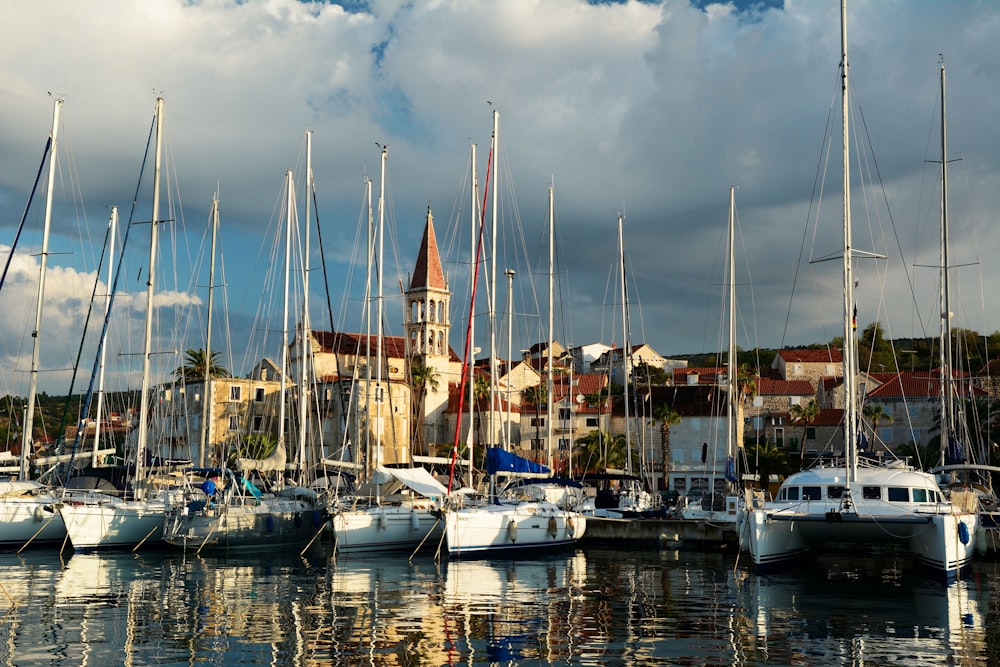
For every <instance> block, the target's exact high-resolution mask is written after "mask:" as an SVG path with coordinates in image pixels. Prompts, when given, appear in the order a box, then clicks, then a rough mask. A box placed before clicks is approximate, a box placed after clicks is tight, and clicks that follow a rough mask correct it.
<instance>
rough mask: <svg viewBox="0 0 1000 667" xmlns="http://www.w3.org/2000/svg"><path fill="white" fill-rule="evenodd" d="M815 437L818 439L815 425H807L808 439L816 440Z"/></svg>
mask: <svg viewBox="0 0 1000 667" xmlns="http://www.w3.org/2000/svg"><path fill="white" fill-rule="evenodd" d="M815 439H816V427H815V426H807V427H806V440H815Z"/></svg>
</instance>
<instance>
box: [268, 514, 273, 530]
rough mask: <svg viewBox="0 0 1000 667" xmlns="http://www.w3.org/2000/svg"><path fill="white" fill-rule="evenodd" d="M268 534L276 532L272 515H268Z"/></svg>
mask: <svg viewBox="0 0 1000 667" xmlns="http://www.w3.org/2000/svg"><path fill="white" fill-rule="evenodd" d="M267 532H269V533H273V532H274V517H273V516H271V515H270V514H268V515H267Z"/></svg>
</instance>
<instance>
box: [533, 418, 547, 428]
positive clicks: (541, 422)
mask: <svg viewBox="0 0 1000 667" xmlns="http://www.w3.org/2000/svg"><path fill="white" fill-rule="evenodd" d="M531 425H532V426H545V417H532V418H531Z"/></svg>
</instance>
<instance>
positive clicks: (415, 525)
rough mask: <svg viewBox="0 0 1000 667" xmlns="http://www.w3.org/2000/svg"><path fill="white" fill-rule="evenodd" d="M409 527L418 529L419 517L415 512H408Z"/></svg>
mask: <svg viewBox="0 0 1000 667" xmlns="http://www.w3.org/2000/svg"><path fill="white" fill-rule="evenodd" d="M410 528H412V529H413V530H420V517H419V516H417V513H416V512H410Z"/></svg>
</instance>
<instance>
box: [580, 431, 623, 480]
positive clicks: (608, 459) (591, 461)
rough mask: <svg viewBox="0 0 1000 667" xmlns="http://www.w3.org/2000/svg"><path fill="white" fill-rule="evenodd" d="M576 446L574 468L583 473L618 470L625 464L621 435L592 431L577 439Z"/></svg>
mask: <svg viewBox="0 0 1000 667" xmlns="http://www.w3.org/2000/svg"><path fill="white" fill-rule="evenodd" d="M576 446H577V451H576V467H577V468H579V469H581V470H582V471H584V472H586V471H588V470H595V471H603V470H607V469H608V468H620V467H622V466H623V465H624V464H625V458H626V457H625V436H624V435H622V434H618V435H616V436H612V435H611V434H609V433H607V432H605V431H600V430H598V429H594V430H593V431H591V432H590V433H588V434H587V435H585V436H583V437H581V438H578V439H577V441H576Z"/></svg>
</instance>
